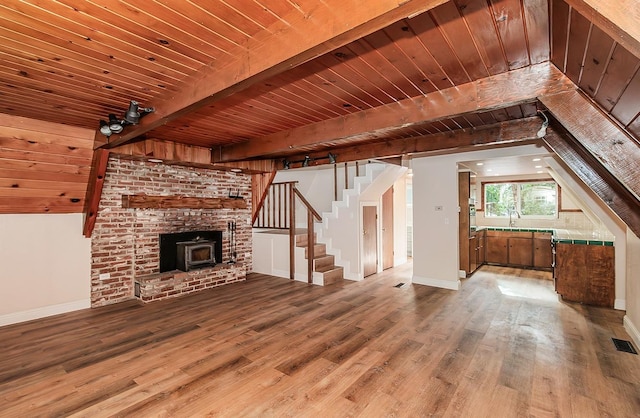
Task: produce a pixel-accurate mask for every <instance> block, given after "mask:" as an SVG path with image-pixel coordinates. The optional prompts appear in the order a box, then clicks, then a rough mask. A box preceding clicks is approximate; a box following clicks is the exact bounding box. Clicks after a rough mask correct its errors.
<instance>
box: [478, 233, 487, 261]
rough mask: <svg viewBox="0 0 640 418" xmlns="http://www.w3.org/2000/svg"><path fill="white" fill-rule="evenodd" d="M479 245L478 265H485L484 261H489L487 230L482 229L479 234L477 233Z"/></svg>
mask: <svg viewBox="0 0 640 418" xmlns="http://www.w3.org/2000/svg"><path fill="white" fill-rule="evenodd" d="M477 240H478V241H477V242H476V244H477V246H478V250H477V254H478V256H477V262H478V267H480V266H481V265H483V264H484V263H486V262H487V257H486V251H485V250H486V240H487V237H486V233H485V231H481V232H480V233H479V234H478V235H477Z"/></svg>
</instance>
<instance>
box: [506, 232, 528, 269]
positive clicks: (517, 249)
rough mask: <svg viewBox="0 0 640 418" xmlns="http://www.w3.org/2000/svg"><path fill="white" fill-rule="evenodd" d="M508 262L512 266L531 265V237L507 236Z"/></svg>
mask: <svg viewBox="0 0 640 418" xmlns="http://www.w3.org/2000/svg"><path fill="white" fill-rule="evenodd" d="M507 260H508V263H509V264H511V265H514V266H521V267H529V266H532V265H533V241H532V239H531V238H520V237H511V238H509V251H508V254H507Z"/></svg>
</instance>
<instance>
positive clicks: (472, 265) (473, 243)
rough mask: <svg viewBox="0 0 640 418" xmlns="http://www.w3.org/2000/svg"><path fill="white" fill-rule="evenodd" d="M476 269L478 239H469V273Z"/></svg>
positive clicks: (474, 237)
mask: <svg viewBox="0 0 640 418" xmlns="http://www.w3.org/2000/svg"><path fill="white" fill-rule="evenodd" d="M477 268H478V237H477V236H473V237H471V238H469V273H473V272H474V271H476V269H477Z"/></svg>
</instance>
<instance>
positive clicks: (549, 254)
mask: <svg viewBox="0 0 640 418" xmlns="http://www.w3.org/2000/svg"><path fill="white" fill-rule="evenodd" d="M552 264H553V249H552V247H551V233H550V232H534V233H533V267H535V268H539V269H550V268H551V267H552Z"/></svg>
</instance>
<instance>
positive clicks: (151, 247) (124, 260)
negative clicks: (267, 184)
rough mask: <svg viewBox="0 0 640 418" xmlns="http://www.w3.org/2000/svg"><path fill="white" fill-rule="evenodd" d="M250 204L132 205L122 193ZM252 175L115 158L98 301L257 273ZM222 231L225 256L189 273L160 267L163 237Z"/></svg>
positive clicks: (98, 249) (103, 221) (104, 210)
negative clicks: (231, 228) (231, 227)
mask: <svg viewBox="0 0 640 418" xmlns="http://www.w3.org/2000/svg"><path fill="white" fill-rule="evenodd" d="M229 190H233V193H234V194H236V193H237V192H239V194H240V196H241V197H242V198H244V199H245V200H246V201H247V208H246V209H198V208H190V209H129V208H123V205H122V196H123V195H133V194H147V195H162V196H189V197H198V198H216V197H227V196H228V194H229ZM250 206H251V178H250V176H247V175H244V174H238V173H232V172H224V171H215V170H208V169H204V168H194V167H183V166H177V165H165V164H156V163H151V162H146V161H138V160H134V159H128V158H124V157H119V156H113V155H112V156H111V157H110V158H109V165H108V167H107V173H106V175H105V182H104V188H103V191H102V198H101V201H100V207H99V212H98V218H97V221H96V225H95V228H94V231H93V234H92V237H91V247H92V248H91V251H92V265H91V304H92V306H94V307H97V306H103V305H108V304H112V303H117V302H121V301H124V300H128V299H132V298H134V297H136V294H138V295H139V296H138V297H139V298H140V299H141V300H143V301H150V300H157V299H163V298H166V297H171V296H177V295H180V294H185V293H191V292H195V291H199V290H202V289H206V288H210V287H215V286H220V285H223V284H227V283H231V282H235V281H239V280H244V279H245V275H246V272H247V271H251V263H252V254H251V226H250V220H251V207H250ZM229 222H235V224H236V225H237V226H236V231H235V240H236V248H235V249H236V253H237V257H236V259H235V260H234V261H235V263H234V264H229V263H228V261H229V232H228V227H227V226H228V224H229ZM204 230H214V231H221V232H222V260H217V261H216V263H217V264H216V265H215V266H213V267H209V266H208V267H204V268H200V269H196V270H193V271H189V272H176V271H173V272H162V273H161V272H160V266H159V264H160V258H159V253H160V234H168V233H179V232H188V231H204Z"/></svg>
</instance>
